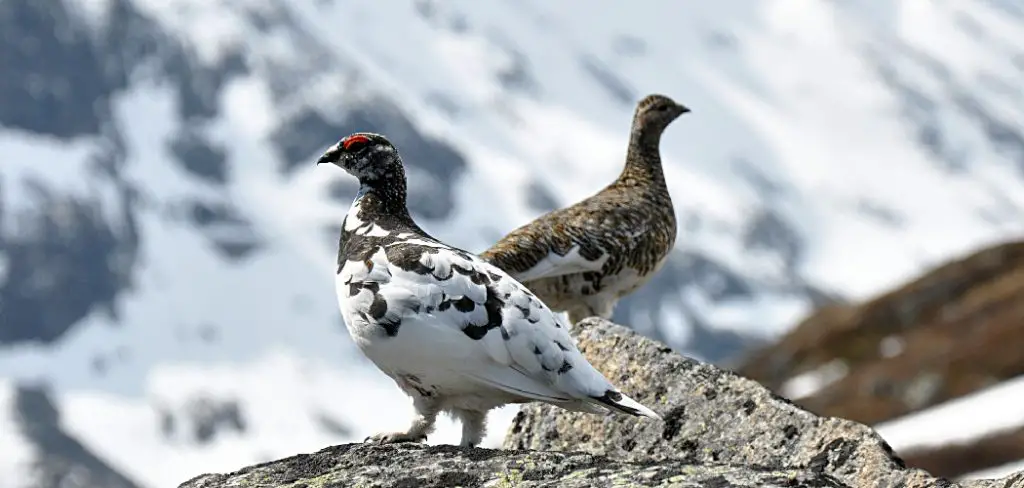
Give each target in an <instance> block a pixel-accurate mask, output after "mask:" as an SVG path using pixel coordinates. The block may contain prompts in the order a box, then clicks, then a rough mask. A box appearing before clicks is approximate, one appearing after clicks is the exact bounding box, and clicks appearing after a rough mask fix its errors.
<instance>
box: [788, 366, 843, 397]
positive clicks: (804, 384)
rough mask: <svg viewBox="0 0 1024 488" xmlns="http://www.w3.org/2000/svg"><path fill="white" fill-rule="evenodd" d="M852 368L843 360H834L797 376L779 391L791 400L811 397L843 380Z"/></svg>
mask: <svg viewBox="0 0 1024 488" xmlns="http://www.w3.org/2000/svg"><path fill="white" fill-rule="evenodd" d="M849 370H850V368H849V366H847V364H846V363H845V362H844V361H842V360H841V359H834V360H832V361H829V362H828V363H825V364H823V365H821V366H819V367H818V368H816V369H813V370H811V371H807V372H805V373H801V374H799V375H796V376H794V377H792V378H790V379H789V380H787V381H786V382H785V383H783V384H782V387H781V388H780V389H779V391H780V392H781V393H782V396H784V397H786V398H789V399H791V400H799V399H801V398H805V397H809V396H811V395H813V394H815V393H817V392H819V391H821V390H822V389H824V388H826V387H828V386H829V385H831V384H832V383H835V382H836V381H839V380H841V379H843V377H845V376H846V374H847V373H848V372H849Z"/></svg>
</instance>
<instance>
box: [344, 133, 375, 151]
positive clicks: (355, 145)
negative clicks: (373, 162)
mask: <svg viewBox="0 0 1024 488" xmlns="http://www.w3.org/2000/svg"><path fill="white" fill-rule="evenodd" d="M369 143H370V139H369V138H367V137H366V136H350V137H348V138H346V139H345V140H344V141H342V143H341V147H342V148H344V149H345V150H346V151H358V150H360V149H362V148H364V147H366V145H367V144H369Z"/></svg>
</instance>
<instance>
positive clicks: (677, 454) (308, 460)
mask: <svg viewBox="0 0 1024 488" xmlns="http://www.w3.org/2000/svg"><path fill="white" fill-rule="evenodd" d="M578 334H579V342H580V349H581V351H582V352H583V353H584V354H585V355H586V356H587V358H588V360H590V361H592V362H593V363H594V365H595V366H596V367H597V368H598V369H599V370H601V372H602V373H603V374H605V375H606V376H609V377H621V378H623V381H627V379H628V387H624V390H625V391H627V392H629V393H630V394H631V395H635V396H636V397H637V399H638V400H639V401H641V402H643V403H645V404H647V405H652V406H653V408H654V409H655V410H656V411H657V412H659V413H660V414H661V415H662V416H663V417H664V421H655V420H651V419H638V418H635V417H628V416H619V415H615V416H610V417H608V416H600V415H593V414H584V413H571V412H566V411H564V410H561V409H558V408H557V407H552V406H550V405H538V404H532V405H529V406H526V407H524V409H523V411H522V412H521V413H520V414H519V415H517V416H516V419H515V421H514V423H513V425H512V429H511V430H510V432H509V436H508V438H507V439H506V441H505V447H506V448H509V450H506V451H495V450H487V449H464V448H462V449H460V448H457V447H453V446H444V447H441V446H438V447H431V448H425V447H422V446H418V445H414V444H399V445H390V446H368V445H351V444H350V445H342V446H335V447H331V448H328V449H323V450H321V451H318V452H316V453H313V454H301V455H297V456H293V457H289V458H286V459H282V460H277V461H274V462H271V463H266V464H262V465H257V466H249V467H246V468H242V469H240V470H238V471H234V472H231V473H225V474H212V475H205V476H199V477H196V478H193V479H191V480H189V481H187V482H185V483H183V484H182V485H181V488H219V487H229V486H259V487H268V488H269V487H284V486H301V485H308V486H315V485H320V484H323V485H330V484H333V483H341V484H346V485H350V486H365V487H375V488H384V487H400V486H437V487H441V486H500V487H505V486H509V487H511V486H517V487H518V486H523V487H527V486H529V487H533V486H538V487H539V486H572V487H577V486H578V487H591V486H592V487H600V486H658V487H669V486H739V487H742V486H807V487H811V486H815V487H817V486H820V487H826V486H827V487H851V488H852V487H867V486H906V487H908V488H911V487H920V488H925V487H928V488H939V487H951V486H954V485H953V483H951V482H950V481H949V480H947V479H943V478H937V477H934V476H931V475H930V474H929V473H926V472H924V471H922V470H919V469H913V468H907V467H906V466H905V465H904V463H903V461H902V460H901V459H900V458H899V457H898V456H895V455H894V454H893V452H892V450H891V449H890V448H889V445H888V444H887V443H886V442H885V441H884V440H882V438H881V437H879V436H878V434H877V433H875V432H874V431H872V430H871V429H870V428H868V427H866V426H864V425H862V424H858V423H856V422H852V421H849V420H844V419H837V418H825V417H818V416H815V415H814V414H812V413H810V412H807V411H806V410H803V409H801V408H799V407H797V406H795V405H793V404H792V403H790V402H789V401H787V400H785V399H784V398H781V397H778V396H777V395H774V394H772V393H771V392H770V391H769V390H767V389H766V388H764V387H762V386H761V385H760V384H758V383H756V382H754V381H751V380H749V379H746V378H742V377H740V376H737V375H735V374H734V373H731V372H728V371H725V370H722V369H719V368H717V367H715V366H712V365H710V364H706V363H701V362H699V361H695V360H693V359H690V358H686V357H683V356H681V355H678V354H676V353H673V352H671V350H670V349H669V348H667V347H665V345H664V344H661V343H658V342H656V341H651V340H648V339H644V338H642V337H641V336H639V335H638V334H636V333H635V332H632V331H629V330H628V329H626V328H624V327H621V326H618V325H615V324H612V323H610V322H607V321H601V320H594V319H588V320H585V321H583V322H581V324H580V326H579V328H578ZM526 449H530V450H526ZM533 449H539V450H540V451H538V450H533ZM960 486H963V487H965V488H982V487H993V488H994V487H996V486H999V487H1002V488H1020V487H1022V486H1024V472H1021V473H1017V474H1014V475H1011V476H1009V477H1006V478H1004V479H1001V480H973V481H967V482H964V483H962V484H961V485H960Z"/></svg>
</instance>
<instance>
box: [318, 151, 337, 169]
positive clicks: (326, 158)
mask: <svg viewBox="0 0 1024 488" xmlns="http://www.w3.org/2000/svg"><path fill="white" fill-rule="evenodd" d="M337 161H338V152H337V151H330V150H329V151H327V152H325V153H324V155H323V156H320V159H318V160H316V164H317V166H319V165H321V164H323V163H335V162H337Z"/></svg>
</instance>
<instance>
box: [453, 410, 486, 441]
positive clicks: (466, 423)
mask: <svg viewBox="0 0 1024 488" xmlns="http://www.w3.org/2000/svg"><path fill="white" fill-rule="evenodd" d="M452 413H453V414H454V416H455V417H457V418H458V419H459V420H460V421H461V422H462V442H460V443H459V445H460V446H463V447H476V446H478V445H480V441H482V440H483V439H484V434H485V433H486V432H487V412H480V411H478V410H453V411H452Z"/></svg>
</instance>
